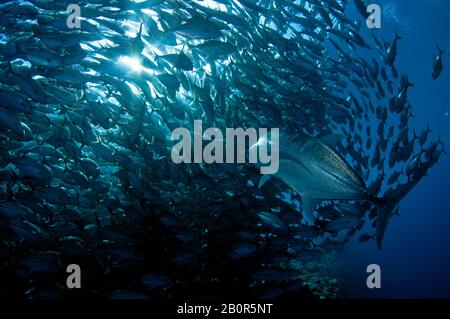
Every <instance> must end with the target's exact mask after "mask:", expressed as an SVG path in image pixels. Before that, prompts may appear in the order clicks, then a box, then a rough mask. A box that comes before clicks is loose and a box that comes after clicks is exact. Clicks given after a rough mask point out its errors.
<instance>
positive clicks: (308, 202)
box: [302, 195, 318, 225]
mask: <svg viewBox="0 0 450 319" xmlns="http://www.w3.org/2000/svg"><path fill="white" fill-rule="evenodd" d="M317 202H318V201H317V199H315V198H312V197H311V196H308V195H303V196H302V205H303V217H304V218H305V220H306V221H307V222H308V224H310V225H312V224H314V210H315V209H316V206H317Z"/></svg>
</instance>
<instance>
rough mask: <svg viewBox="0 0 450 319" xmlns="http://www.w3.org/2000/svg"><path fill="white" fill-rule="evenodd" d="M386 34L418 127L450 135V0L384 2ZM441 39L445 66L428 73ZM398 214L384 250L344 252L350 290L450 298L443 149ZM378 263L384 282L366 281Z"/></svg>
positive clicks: (447, 176)
mask: <svg viewBox="0 0 450 319" xmlns="http://www.w3.org/2000/svg"><path fill="white" fill-rule="evenodd" d="M379 4H380V5H381V6H382V8H383V22H382V23H383V24H382V28H381V29H380V30H379V31H377V32H378V33H379V34H381V35H382V36H383V37H384V38H385V39H391V38H393V37H394V34H395V32H397V33H398V34H399V35H401V36H402V37H403V38H404V39H403V40H401V41H400V42H399V56H398V57H397V61H398V69H399V70H401V72H404V73H406V74H408V76H409V79H410V81H411V82H412V83H413V84H414V85H415V86H414V88H412V89H411V91H410V97H409V99H410V102H411V104H412V105H413V106H414V114H415V118H414V121H413V127H417V128H423V127H426V125H427V124H428V123H429V124H430V127H431V128H432V131H433V136H436V137H437V136H438V135H440V136H441V139H442V141H444V143H446V144H447V145H448V143H449V141H450V139H449V137H450V115H449V112H450V72H449V71H450V57H449V56H448V52H450V1H449V0H440V1H439V0H434V1H431V0H414V1H410V0H396V1H394V2H391V1H380V2H379ZM435 44H438V45H439V46H440V47H441V49H442V50H445V51H446V54H447V57H446V58H445V61H444V63H445V65H444V68H445V69H444V72H443V74H442V76H441V77H440V78H439V79H438V80H436V81H434V80H433V79H432V78H431V65H432V56H433V54H436V52H437V49H436V46H435ZM399 213H400V217H397V216H396V217H395V218H393V219H392V220H391V222H390V225H389V226H388V231H387V234H386V237H385V240H384V243H383V249H382V250H381V251H379V250H378V249H377V248H376V246H375V243H374V242H370V243H368V244H361V243H358V242H357V240H356V238H357V237H355V239H354V240H353V241H352V243H350V244H349V245H348V246H347V247H346V248H345V252H344V254H343V256H342V258H343V259H344V261H345V264H346V267H347V269H346V274H347V276H348V278H347V280H348V282H347V283H348V284H349V287H350V288H349V289H350V292H349V293H350V295H352V294H353V296H358V297H365V298H450V231H449V228H448V227H449V225H450V156H449V155H444V156H443V157H442V158H441V161H440V162H439V164H438V165H436V167H434V168H433V169H432V170H431V172H430V174H429V176H427V177H426V178H424V179H423V180H422V181H421V182H420V183H419V185H418V186H417V187H416V188H415V189H414V190H413V191H412V192H411V193H410V194H409V195H408V196H407V197H406V198H405V199H404V200H403V201H402V202H401V204H400V211H399ZM372 263H375V264H379V265H380V267H381V274H382V275H381V278H382V279H381V281H382V282H381V289H373V290H370V289H368V288H367V287H366V278H367V274H366V267H367V265H369V264H372Z"/></svg>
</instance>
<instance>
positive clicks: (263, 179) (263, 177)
mask: <svg viewBox="0 0 450 319" xmlns="http://www.w3.org/2000/svg"><path fill="white" fill-rule="evenodd" d="M270 177H271V175H263V176H262V177H261V179H260V180H259V183H258V188H261V187H263V186H264V184H265V183H267V181H268V180H269V179H270Z"/></svg>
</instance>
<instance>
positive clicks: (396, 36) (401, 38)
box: [395, 32, 403, 40]
mask: <svg viewBox="0 0 450 319" xmlns="http://www.w3.org/2000/svg"><path fill="white" fill-rule="evenodd" d="M395 38H396V39H397V40H403V37H401V36H399V35H398V33H397V32H395Z"/></svg>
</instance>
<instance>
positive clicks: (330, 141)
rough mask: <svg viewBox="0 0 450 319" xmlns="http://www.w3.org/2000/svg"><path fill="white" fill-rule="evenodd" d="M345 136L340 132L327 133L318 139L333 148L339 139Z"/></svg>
mask: <svg viewBox="0 0 450 319" xmlns="http://www.w3.org/2000/svg"><path fill="white" fill-rule="evenodd" d="M344 138H345V135H342V134H329V135H325V136H322V137H321V138H319V140H320V141H321V142H322V143H324V144H325V145H327V146H329V147H331V148H334V147H335V146H336V145H337V144H338V143H339V142H340V141H342V140H343V139H344Z"/></svg>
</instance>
